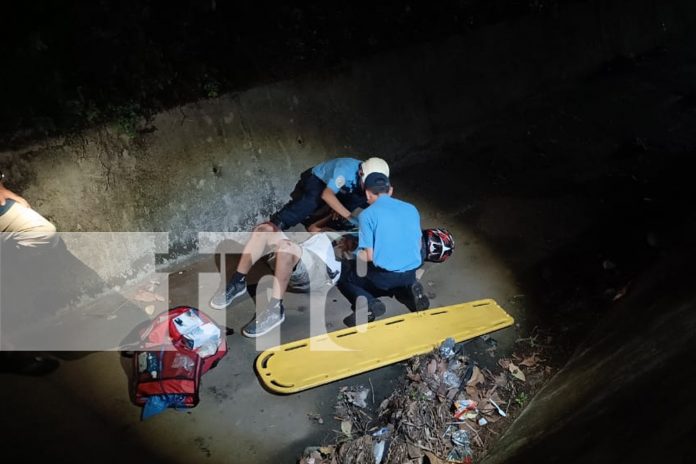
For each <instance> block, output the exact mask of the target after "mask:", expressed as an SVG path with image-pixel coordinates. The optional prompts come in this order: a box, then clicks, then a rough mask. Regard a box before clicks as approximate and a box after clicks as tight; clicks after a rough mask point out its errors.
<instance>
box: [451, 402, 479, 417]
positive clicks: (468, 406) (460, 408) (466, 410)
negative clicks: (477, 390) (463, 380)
mask: <svg viewBox="0 0 696 464" xmlns="http://www.w3.org/2000/svg"><path fill="white" fill-rule="evenodd" d="M454 407H455V411H454V418H455V419H461V418H462V417H464V416H466V415H467V414H470V413H473V418H476V416H477V412H476V408H477V407H478V404H477V403H476V401H473V400H461V401H455V402H454ZM466 418H467V419H468V418H470V417H466Z"/></svg>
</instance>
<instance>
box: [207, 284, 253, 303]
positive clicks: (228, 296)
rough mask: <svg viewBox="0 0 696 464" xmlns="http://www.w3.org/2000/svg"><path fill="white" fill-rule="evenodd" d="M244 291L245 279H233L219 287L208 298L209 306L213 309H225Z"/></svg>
mask: <svg viewBox="0 0 696 464" xmlns="http://www.w3.org/2000/svg"><path fill="white" fill-rule="evenodd" d="M245 291H246V281H245V280H233V281H232V282H230V283H229V284H227V286H226V287H225V288H224V289H219V290H218V291H217V292H216V293H215V295H213V297H212V298H211V299H210V307H211V308H213V309H225V308H226V307H227V306H229V305H230V303H232V300H234V299H235V298H237V297H239V296H241V295H243V294H244V292H245Z"/></svg>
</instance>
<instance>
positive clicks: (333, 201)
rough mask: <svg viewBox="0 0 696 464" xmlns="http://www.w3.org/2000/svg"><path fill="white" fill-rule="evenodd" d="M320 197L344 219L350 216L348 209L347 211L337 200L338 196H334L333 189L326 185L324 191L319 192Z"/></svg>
mask: <svg viewBox="0 0 696 464" xmlns="http://www.w3.org/2000/svg"><path fill="white" fill-rule="evenodd" d="M321 199H322V200H324V201H325V202H326V204H327V205H329V206H330V207H331V209H332V210H334V211H336V212H337V213H338V214H340V215H341V217H343V218H345V219H348V218H349V217H350V211H348V210H347V209H346V207H345V206H343V205H342V204H341V202H340V201H338V198H336V194H335V193H333V190H331V189H330V188H328V187H326V188H325V189H324V191H323V192H321Z"/></svg>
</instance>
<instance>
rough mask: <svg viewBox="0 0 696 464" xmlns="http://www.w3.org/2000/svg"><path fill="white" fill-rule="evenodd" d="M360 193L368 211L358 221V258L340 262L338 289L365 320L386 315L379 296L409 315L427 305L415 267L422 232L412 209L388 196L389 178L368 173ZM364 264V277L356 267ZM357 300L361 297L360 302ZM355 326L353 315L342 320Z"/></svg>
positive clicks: (389, 193)
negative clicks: (403, 307) (399, 305)
mask: <svg viewBox="0 0 696 464" xmlns="http://www.w3.org/2000/svg"><path fill="white" fill-rule="evenodd" d="M364 184H365V194H366V196H367V203H368V204H369V207H368V208H367V209H365V210H364V211H363V212H362V213H361V214H360V216H359V217H358V221H359V232H358V250H359V251H358V255H357V260H355V261H349V262H346V263H345V266H346V269H344V270H343V271H342V272H341V279H340V280H339V283H338V288H339V290H341V293H342V294H343V295H344V296H345V297H346V298H347V299H348V301H350V303H351V308H352V309H353V310H354V311H356V312H361V311H365V310H366V312H367V321H368V322H371V321H372V320H374V318H375V317H378V316H381V315H382V314H384V312H385V311H386V308H385V306H384V303H382V302H381V301H380V300H379V297H382V296H393V297H395V298H396V299H397V300H399V301H400V302H401V303H403V304H405V305H406V306H407V307H408V308H409V309H410V310H411V311H420V310H423V309H427V308H428V307H429V306H430V301H429V300H428V298H427V297H426V296H425V294H424V292H423V287H422V286H421V284H420V283H419V282H418V281H417V280H416V269H418V268H419V267H420V266H421V264H422V262H423V256H422V254H421V251H422V247H423V232H422V231H421V225H420V215H419V214H418V210H417V209H416V207H415V206H413V205H412V204H410V203H407V202H405V201H401V200H397V199H395V198H392V196H391V195H392V193H393V188H392V186H391V185H390V183H389V178H388V177H387V176H385V175H384V174H381V173H372V174H370V175H368V176H367V177H366V178H365V183H364ZM358 261H363V262H366V263H367V274H366V275H364V276H360V275H359V274H358V272H359V271H358V269H360V267H361V263H359V262H358ZM361 297H362V298H361ZM344 322H345V323H346V325H349V326H352V325H355V322H356V317H355V313H353V314H352V315H351V316H349V317H347V318H346V319H344Z"/></svg>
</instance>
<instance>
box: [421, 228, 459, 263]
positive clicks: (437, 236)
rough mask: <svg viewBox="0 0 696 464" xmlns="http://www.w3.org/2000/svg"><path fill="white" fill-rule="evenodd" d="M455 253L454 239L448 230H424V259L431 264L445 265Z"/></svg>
mask: <svg viewBox="0 0 696 464" xmlns="http://www.w3.org/2000/svg"><path fill="white" fill-rule="evenodd" d="M453 251H454V237H452V234H450V233H449V232H448V231H447V230H446V229H441V228H437V229H425V230H423V252H424V253H423V255H424V256H423V259H424V260H425V261H429V262H431V263H444V262H445V261H447V259H448V258H449V257H450V256H452V252H453Z"/></svg>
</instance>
